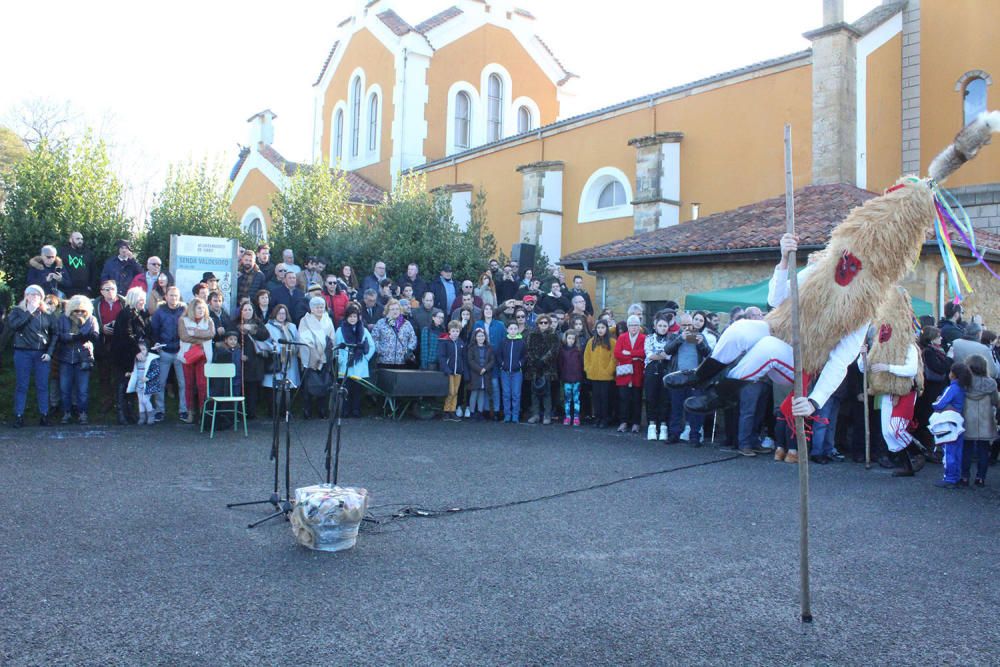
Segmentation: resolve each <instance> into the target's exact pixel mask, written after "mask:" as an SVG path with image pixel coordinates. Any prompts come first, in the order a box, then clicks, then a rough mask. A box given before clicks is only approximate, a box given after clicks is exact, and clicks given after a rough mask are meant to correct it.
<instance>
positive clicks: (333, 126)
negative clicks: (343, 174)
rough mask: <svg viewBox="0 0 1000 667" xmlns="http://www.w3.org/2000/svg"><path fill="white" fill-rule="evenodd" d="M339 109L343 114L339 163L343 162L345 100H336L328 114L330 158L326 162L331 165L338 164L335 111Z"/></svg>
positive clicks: (345, 120)
mask: <svg viewBox="0 0 1000 667" xmlns="http://www.w3.org/2000/svg"><path fill="white" fill-rule="evenodd" d="M338 111H341V112H343V114H344V127H343V135H342V136H341V137H340V143H341V147H340V163H341V164H342V163H344V162H345V160H344V148H345V146H344V145H343V144H344V139H346V138H347V123H348V117H347V102H346V101H344V100H337V103H336V104H334V105H333V113H331V114H330V159H329V160H328V162H329V163H330V164H331V165H335V164H338V162H337V151H336V145H335V144H336V141H337V112H338Z"/></svg>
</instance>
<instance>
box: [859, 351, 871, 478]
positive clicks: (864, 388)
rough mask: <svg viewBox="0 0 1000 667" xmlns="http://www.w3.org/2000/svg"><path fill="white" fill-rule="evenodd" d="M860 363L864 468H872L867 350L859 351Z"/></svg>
mask: <svg viewBox="0 0 1000 667" xmlns="http://www.w3.org/2000/svg"><path fill="white" fill-rule="evenodd" d="M861 363H862V364H864V367H865V372H864V373H862V374H861V387H862V389H861V391H862V392H863V399H864V406H865V470H871V468H872V434H871V426H870V422H869V421H868V352H862V353H861Z"/></svg>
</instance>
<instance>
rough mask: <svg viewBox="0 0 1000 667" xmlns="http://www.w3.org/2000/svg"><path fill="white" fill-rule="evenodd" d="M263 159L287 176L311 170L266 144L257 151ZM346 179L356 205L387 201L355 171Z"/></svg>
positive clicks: (349, 172)
mask: <svg viewBox="0 0 1000 667" xmlns="http://www.w3.org/2000/svg"><path fill="white" fill-rule="evenodd" d="M257 150H258V151H259V152H260V154H261V157H263V158H264V159H265V160H267V161H268V162H270V163H271V164H273V165H274V166H275V167H277V168H278V169H280V170H281V172H282V173H283V174H285V175H286V176H292V175H294V174H295V172H297V171H298V170H299V169H309V168H310V166H309V165H303V164H300V163H298V162H291V161H289V160H286V159H285V158H284V157H282V155H281V153H279V152H278V151H276V150H274V148H273V147H271V146H270V145H267V144H264V145H262V146H259V147H258V149H257ZM245 160H246V157H245V156H242V151H241V159H240V161H239V162H238V163H237V164H238V166H239V167H242V166H243V162H244V161H245ZM238 171H239V169H238V168H236V169H234V170H233V172H232V176H231V178H230V180H232V179H233V178H235V177H236V174H237V172H238ZM336 171H337V170H331V174H333V173H335V172H336ZM343 175H344V178H345V179H346V180H347V184H348V185H349V186H350V187H351V194H350V195H349V197H348V199H349V200H350V201H352V202H354V203H356V204H380V203H382V200H383V199H385V195H386V192H385V190H383V189H382V188H380V187H379V186H377V185H375V184H374V183H372V182H371V181H369V180H368V179H367V178H365V177H364V176H362V175H361V174H359V173H357V172H355V171H345V172H343Z"/></svg>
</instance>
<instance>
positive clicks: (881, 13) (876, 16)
mask: <svg viewBox="0 0 1000 667" xmlns="http://www.w3.org/2000/svg"><path fill="white" fill-rule="evenodd" d="M905 7H906V2H890V3H889V4H886V5H879V6H878V7H876V8H875V9H873V10H871V11H870V12H868V13H867V14H865V15H864V16H862V17H861V18H859V19H858V20H857V21H855V22H854V23H852V24H851V27H852V28H854V29H855V30H856V31H857V32H858V34H860V35H862V36H863V35H867V34H868V33H870V32H871V31H872V30H874V29H875V28H877V27H879V26H880V25H882V24H883V23H885V22H886V21H888V20H889V19H891V18H892V17H893V16H895V15H896V14H898V13H899V12H901V11H903V9H904V8H905Z"/></svg>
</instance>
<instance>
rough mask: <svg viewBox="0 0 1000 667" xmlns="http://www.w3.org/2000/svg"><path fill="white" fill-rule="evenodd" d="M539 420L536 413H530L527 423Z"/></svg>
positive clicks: (535, 422)
mask: <svg viewBox="0 0 1000 667" xmlns="http://www.w3.org/2000/svg"><path fill="white" fill-rule="evenodd" d="M539 421H541V418H540V417H539V416H538V415H531V416H530V417H528V423H529V424H537V423H538V422H539Z"/></svg>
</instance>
